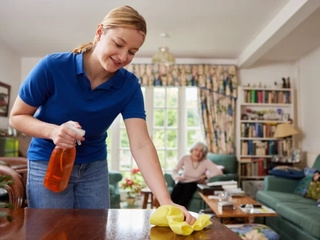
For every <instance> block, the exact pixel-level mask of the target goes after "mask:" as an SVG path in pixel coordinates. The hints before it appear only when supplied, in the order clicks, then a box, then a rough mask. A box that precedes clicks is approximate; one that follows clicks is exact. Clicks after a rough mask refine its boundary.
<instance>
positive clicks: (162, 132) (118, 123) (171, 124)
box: [107, 87, 204, 172]
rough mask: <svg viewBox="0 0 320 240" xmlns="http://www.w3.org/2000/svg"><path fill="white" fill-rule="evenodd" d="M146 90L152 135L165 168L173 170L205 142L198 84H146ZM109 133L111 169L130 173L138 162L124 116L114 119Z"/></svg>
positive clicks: (144, 93) (164, 169)
mask: <svg viewBox="0 0 320 240" xmlns="http://www.w3.org/2000/svg"><path fill="white" fill-rule="evenodd" d="M142 91H143V95H144V98H145V107H146V113H147V125H148V131H149V134H150V136H151V138H152V140H153V143H154V145H155V147H156V149H157V153H158V156H159V159H160V163H161V166H162V168H163V171H171V170H172V169H173V168H174V166H175V165H176V164H177V161H178V160H179V159H180V157H181V156H182V155H184V154H187V153H188V152H189V149H190V147H191V146H192V145H193V144H194V143H195V142H197V141H204V134H203V130H202V126H201V117H200V113H199V107H198V93H197V91H198V90H197V88H196V87H143V88H142ZM108 134H109V136H108V139H107V144H108V160H109V168H110V169H115V170H120V171H121V172H129V171H130V170H131V169H132V168H134V167H136V163H135V161H134V160H133V158H132V156H131V153H130V148H129V141H128V137H127V132H126V129H125V125H124V122H123V120H122V117H121V116H118V118H117V119H116V120H115V121H114V123H113V125H112V126H111V128H110V129H109V132H108ZM117 159H119V161H118V160H117Z"/></svg>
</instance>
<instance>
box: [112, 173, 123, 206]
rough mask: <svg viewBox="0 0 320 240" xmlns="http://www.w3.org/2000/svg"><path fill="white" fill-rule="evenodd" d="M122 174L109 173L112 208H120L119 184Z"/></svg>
mask: <svg viewBox="0 0 320 240" xmlns="http://www.w3.org/2000/svg"><path fill="white" fill-rule="evenodd" d="M121 180H122V174H121V173H120V172H118V171H109V188H110V208H120V191H119V185H118V184H119V182H120V181H121Z"/></svg>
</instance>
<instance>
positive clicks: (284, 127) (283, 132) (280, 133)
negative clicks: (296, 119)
mask: <svg viewBox="0 0 320 240" xmlns="http://www.w3.org/2000/svg"><path fill="white" fill-rule="evenodd" d="M295 134H298V131H297V130H296V129H295V128H294V127H293V126H292V125H291V124H289V123H280V124H278V125H277V128H276V131H275V133H274V136H273V137H274V138H284V137H289V136H292V135H295Z"/></svg>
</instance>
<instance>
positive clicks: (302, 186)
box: [294, 167, 318, 196]
mask: <svg viewBox="0 0 320 240" xmlns="http://www.w3.org/2000/svg"><path fill="white" fill-rule="evenodd" d="M316 171H318V170H317V169H315V168H309V167H306V168H305V169H304V175H305V177H303V178H302V179H300V181H299V183H298V185H297V187H296V189H295V191H294V192H295V193H298V194H300V195H302V196H305V195H306V194H307V191H308V188H309V185H310V182H311V181H312V178H313V175H314V174H315V172H316Z"/></svg>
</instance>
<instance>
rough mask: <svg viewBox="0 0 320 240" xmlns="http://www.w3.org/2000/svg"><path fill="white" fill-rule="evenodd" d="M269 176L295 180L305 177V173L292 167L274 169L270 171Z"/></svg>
mask: <svg viewBox="0 0 320 240" xmlns="http://www.w3.org/2000/svg"><path fill="white" fill-rule="evenodd" d="M269 174H271V175H274V176H277V177H284V178H293V179H301V178H303V177H304V171H303V170H300V169H296V168H292V167H285V168H273V169H271V170H269Z"/></svg>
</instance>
